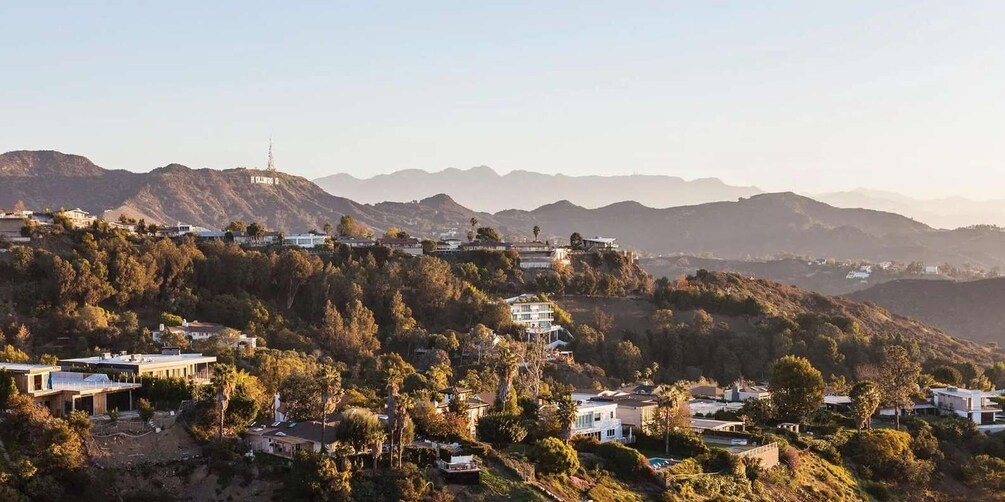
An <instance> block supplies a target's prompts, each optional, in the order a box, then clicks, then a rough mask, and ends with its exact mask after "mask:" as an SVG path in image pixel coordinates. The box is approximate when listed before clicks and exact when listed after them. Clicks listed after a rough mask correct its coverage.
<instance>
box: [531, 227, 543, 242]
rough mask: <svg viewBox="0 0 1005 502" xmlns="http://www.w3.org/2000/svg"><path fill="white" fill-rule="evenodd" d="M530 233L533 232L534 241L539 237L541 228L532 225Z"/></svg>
mask: <svg viewBox="0 0 1005 502" xmlns="http://www.w3.org/2000/svg"><path fill="white" fill-rule="evenodd" d="M532 231H533V232H534V240H535V241H536V240H537V236H539V235H541V227H539V226H537V225H534V230H532Z"/></svg>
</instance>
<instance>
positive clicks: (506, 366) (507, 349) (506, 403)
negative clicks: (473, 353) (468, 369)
mask: <svg viewBox="0 0 1005 502" xmlns="http://www.w3.org/2000/svg"><path fill="white" fill-rule="evenodd" d="M499 349H500V350H499V358H498V359H497V361H496V364H497V367H498V368H499V373H500V375H499V391H498V393H497V394H496V406H497V407H498V408H499V410H500V411H503V412H506V413H510V412H513V411H514V410H513V409H512V405H514V404H516V399H515V396H512V395H511V394H513V378H514V377H516V371H517V368H518V367H519V365H520V358H519V356H518V355H517V353H516V351H515V350H514V349H513V347H511V346H510V345H509V344H507V343H505V342H504V343H500V344H499Z"/></svg>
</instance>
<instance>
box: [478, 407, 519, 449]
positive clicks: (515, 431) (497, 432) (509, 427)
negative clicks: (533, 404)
mask: <svg viewBox="0 0 1005 502" xmlns="http://www.w3.org/2000/svg"><path fill="white" fill-rule="evenodd" d="M477 432H478V439H480V440H482V441H485V442H486V443H491V444H493V445H495V446H505V445H508V444H510V443H519V442H520V441H523V439H524V438H525V437H527V427H525V426H524V420H523V418H521V417H520V415H511V414H507V413H492V414H489V415H485V416H483V417H481V418H480V419H478V426H477Z"/></svg>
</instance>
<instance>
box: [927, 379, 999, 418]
mask: <svg viewBox="0 0 1005 502" xmlns="http://www.w3.org/2000/svg"><path fill="white" fill-rule="evenodd" d="M931 391H932V404H933V405H935V407H936V408H938V410H939V411H940V412H942V413H945V414H952V415H956V416H958V417H963V418H966V419H967V420H970V421H971V422H973V423H975V424H977V425H978V428H980V427H981V426H994V425H995V423H996V421H997V420H998V419H999V415H1000V414H1001V413H1002V407H1001V405H999V404H998V403H996V402H994V401H993V400H992V398H996V397H1000V396H1001V395H1002V394H1005V391H1001V390H993V391H982V390H977V389H964V388H960V387H939V388H933V389H932V390H931ZM1003 427H1005V426H1003Z"/></svg>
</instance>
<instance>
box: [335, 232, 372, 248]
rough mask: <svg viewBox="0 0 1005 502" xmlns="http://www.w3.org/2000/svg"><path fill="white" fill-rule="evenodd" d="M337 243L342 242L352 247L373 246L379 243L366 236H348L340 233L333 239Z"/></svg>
mask: <svg viewBox="0 0 1005 502" xmlns="http://www.w3.org/2000/svg"><path fill="white" fill-rule="evenodd" d="M333 240H334V241H335V244H341V245H343V246H347V247H350V248H372V247H374V246H376V245H377V241H375V240H373V239H367V238H366V237H347V236H344V235H340V236H338V237H335V238H334V239H333Z"/></svg>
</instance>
